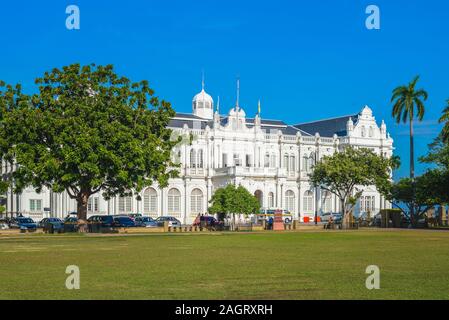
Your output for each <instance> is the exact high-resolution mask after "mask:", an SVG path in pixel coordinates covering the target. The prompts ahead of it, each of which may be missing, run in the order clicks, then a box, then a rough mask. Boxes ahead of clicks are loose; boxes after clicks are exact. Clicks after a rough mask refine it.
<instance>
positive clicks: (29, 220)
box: [17, 218, 34, 223]
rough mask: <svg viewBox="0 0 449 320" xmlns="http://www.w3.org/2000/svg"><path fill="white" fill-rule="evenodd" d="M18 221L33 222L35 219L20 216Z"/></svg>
mask: <svg viewBox="0 0 449 320" xmlns="http://www.w3.org/2000/svg"><path fill="white" fill-rule="evenodd" d="M17 221H19V222H20V223H33V222H34V221H33V220H32V219H31V218H18V219H17Z"/></svg>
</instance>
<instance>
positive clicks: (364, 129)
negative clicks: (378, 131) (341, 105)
mask: <svg viewBox="0 0 449 320" xmlns="http://www.w3.org/2000/svg"><path fill="white" fill-rule="evenodd" d="M365 136H366V128H365V126H362V137H365Z"/></svg>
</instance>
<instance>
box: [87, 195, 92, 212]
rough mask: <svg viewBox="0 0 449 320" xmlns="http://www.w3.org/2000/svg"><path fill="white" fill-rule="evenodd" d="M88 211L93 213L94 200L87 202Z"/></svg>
mask: <svg viewBox="0 0 449 320" xmlns="http://www.w3.org/2000/svg"><path fill="white" fill-rule="evenodd" d="M87 211H92V198H89V200H87Z"/></svg>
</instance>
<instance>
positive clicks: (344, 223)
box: [340, 199, 348, 229]
mask: <svg viewBox="0 0 449 320" xmlns="http://www.w3.org/2000/svg"><path fill="white" fill-rule="evenodd" d="M340 206H341V224H342V227H343V228H344V229H347V228H348V222H347V215H346V203H345V199H340Z"/></svg>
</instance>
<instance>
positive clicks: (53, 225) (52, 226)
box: [39, 218, 64, 233]
mask: <svg viewBox="0 0 449 320" xmlns="http://www.w3.org/2000/svg"><path fill="white" fill-rule="evenodd" d="M39 228H42V229H43V231H44V232H46V233H47V232H48V233H54V232H58V233H61V232H63V231H64V222H63V221H62V220H61V219H59V218H44V219H42V220H41V221H40V222H39Z"/></svg>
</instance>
